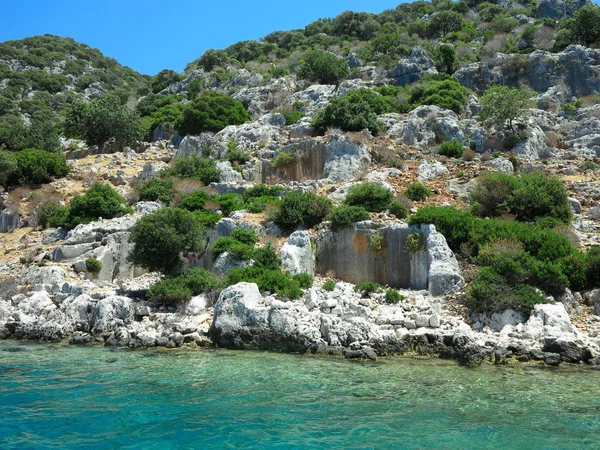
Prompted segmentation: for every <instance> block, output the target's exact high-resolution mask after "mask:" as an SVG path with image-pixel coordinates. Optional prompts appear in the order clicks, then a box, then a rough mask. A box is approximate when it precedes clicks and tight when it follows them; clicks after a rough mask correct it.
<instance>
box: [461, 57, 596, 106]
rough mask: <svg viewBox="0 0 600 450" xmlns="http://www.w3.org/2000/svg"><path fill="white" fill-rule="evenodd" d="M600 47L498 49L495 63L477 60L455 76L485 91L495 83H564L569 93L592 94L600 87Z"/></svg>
mask: <svg viewBox="0 0 600 450" xmlns="http://www.w3.org/2000/svg"><path fill="white" fill-rule="evenodd" d="M599 74H600V51H598V50H594V49H590V48H586V47H582V46H580V45H570V46H569V47H567V48H566V49H565V50H564V51H562V52H561V53H549V52H544V51H541V50H538V51H535V52H533V53H530V54H529V55H505V54H503V53H498V54H497V56H496V59H495V61H494V62H492V63H491V64H488V63H483V62H480V63H473V64H469V65H467V66H464V67H461V68H460V69H458V70H457V71H456V73H455V74H454V76H455V77H456V78H457V79H458V80H459V81H460V82H461V83H462V84H463V85H464V86H466V87H468V88H469V89H473V90H475V91H477V92H483V91H485V89H486V88H488V87H489V86H491V85H492V84H502V85H506V86H519V85H522V84H527V85H529V86H530V87H531V88H532V89H534V90H535V91H537V92H546V91H547V90H548V89H550V88H553V87H555V86H563V87H564V88H565V90H566V92H567V93H568V96H569V97H571V96H576V97H581V96H585V95H591V94H593V93H595V92H597V91H598V89H599V88H600V77H599V76H598V75H599Z"/></svg>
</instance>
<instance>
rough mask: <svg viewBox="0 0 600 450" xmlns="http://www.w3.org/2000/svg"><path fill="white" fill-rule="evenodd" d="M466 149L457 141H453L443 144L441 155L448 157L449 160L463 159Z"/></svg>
mask: <svg viewBox="0 0 600 450" xmlns="http://www.w3.org/2000/svg"><path fill="white" fill-rule="evenodd" d="M464 151H465V148H464V147H463V145H462V144H461V143H460V142H458V141H457V140H456V139H453V140H451V141H446V142H442V145H440V150H439V154H440V155H444V156H447V157H448V158H461V157H462V155H463V153H464Z"/></svg>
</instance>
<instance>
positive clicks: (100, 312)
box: [0, 0, 600, 366]
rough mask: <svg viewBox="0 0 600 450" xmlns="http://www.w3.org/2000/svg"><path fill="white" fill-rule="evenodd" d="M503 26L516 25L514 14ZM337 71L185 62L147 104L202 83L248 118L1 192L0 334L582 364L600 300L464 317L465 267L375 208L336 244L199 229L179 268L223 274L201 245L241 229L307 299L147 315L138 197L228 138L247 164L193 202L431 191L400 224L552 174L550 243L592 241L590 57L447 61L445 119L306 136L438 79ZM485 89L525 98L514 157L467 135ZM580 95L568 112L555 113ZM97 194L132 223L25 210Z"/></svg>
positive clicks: (362, 69)
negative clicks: (560, 219) (380, 243)
mask: <svg viewBox="0 0 600 450" xmlns="http://www.w3.org/2000/svg"><path fill="white" fill-rule="evenodd" d="M575 3H576V2H570V3H568V4H567V3H564V2H559V1H554V0H552V1H542V2H540V3H539V5H538V10H539V11H541V12H540V14H543V15H542V17H554V18H557V19H558V18H561V17H563V16H564V15H565V14H567V15H572V14H573V11H571V8H572V5H574V4H575ZM579 6H581V5H579ZM471 12H472V13H473V14H476V11H471ZM467 14H468V13H467ZM520 20H522V21H523V24H527V23H530V21H529V19H528V17H524V18H521V19H520ZM532 20H533V19H532ZM473 45H478V44H473ZM347 57H348V62H349V63H351V66H352V67H353V71H352V75H351V76H350V77H349V79H346V80H344V81H342V82H341V83H339V85H322V84H311V83H308V82H306V81H305V80H301V79H299V77H297V76H296V75H294V74H291V75H285V76H280V77H278V78H276V79H275V78H265V77H264V76H263V75H261V74H259V73H258V72H256V71H252V70H249V68H240V67H238V66H237V65H235V64H234V65H231V66H228V67H226V69H225V70H226V71H227V73H228V74H229V75H228V76H227V77H223V76H222V73H221V72H218V71H217V70H206V68H198V67H197V65H193V67H190V70H189V71H188V72H187V73H186V74H185V76H184V77H182V79H180V80H178V81H175V82H173V83H171V84H169V85H168V86H167V87H165V88H164V89H163V90H162V91H161V92H160V95H171V94H182V93H183V94H185V93H189V92H190V91H191V90H193V89H195V88H196V87H197V85H198V83H199V82H200V83H201V84H202V85H203V86H207V87H211V88H215V89H217V90H220V91H222V92H226V93H229V94H231V95H232V96H233V97H234V98H236V99H237V100H239V101H241V102H242V103H243V104H244V106H245V107H246V109H247V110H248V112H250V114H251V115H252V117H253V120H252V121H251V122H248V123H245V124H243V125H235V126H229V127H226V128H225V129H223V130H222V131H220V132H218V133H202V134H200V135H195V136H185V137H183V138H182V137H181V136H178V135H177V134H176V133H174V132H173V131H172V130H167V129H164V130H163V129H160V128H159V129H157V130H156V131H155V133H154V136H155V142H153V143H139V145H137V146H135V148H126V149H125V151H124V152H116V153H112V152H114V151H115V149H111V148H110V146H106V147H105V148H104V149H103V153H98V151H97V149H94V148H90V149H87V148H80V149H78V150H74V151H70V152H67V157H68V158H69V162H70V164H71V166H72V167H73V171H72V174H70V175H69V176H68V177H67V178H65V179H61V180H56V181H54V182H53V183H51V184H48V185H44V186H42V187H40V188H39V189H37V188H36V189H30V188H24V187H21V188H18V189H16V190H13V191H11V192H5V193H3V199H4V204H5V206H6V208H5V209H4V210H3V211H2V212H1V213H0V232H1V233H2V234H0V244H1V248H0V284H1V286H2V288H1V289H0V337H2V338H13V339H35V340H45V341H57V340H63V339H66V340H69V342H71V343H73V344H88V343H98V344H103V345H115V346H117V345H118V346H127V347H143V346H164V347H169V348H174V347H180V346H183V345H189V346H211V345H218V346H226V347H235V348H267V349H283V350H286V351H299V352H320V353H326V354H332V355H344V356H346V357H349V358H359V357H365V358H374V357H377V356H384V355H391V354H409V355H434V356H440V357H447V358H455V359H458V360H460V361H463V362H465V363H467V364H471V365H477V364H480V363H481V362H482V361H490V362H495V363H504V362H506V361H507V358H508V360H511V359H514V360H519V361H530V360H537V361H543V362H545V363H547V364H551V365H558V364H560V363H561V362H568V363H580V362H585V363H588V364H590V365H595V366H598V365H600V359H599V355H600V334H599V333H600V290H595V291H588V292H570V291H568V290H567V291H565V293H564V295H562V296H561V297H560V298H556V299H552V298H548V303H547V304H542V305H537V306H536V307H535V309H534V310H533V312H532V313H531V315H530V316H529V317H525V316H524V315H522V314H519V313H517V312H515V311H510V310H509V311H506V312H504V313H503V314H493V315H491V314H488V315H478V314H471V313H470V312H469V310H468V308H467V306H466V305H467V301H466V298H465V289H466V288H467V287H468V286H469V283H470V282H471V281H472V273H473V265H472V264H471V263H470V262H469V261H468V259H466V258H464V257H462V255H454V254H453V252H452V251H451V250H450V249H449V247H448V245H447V243H446V240H445V238H444V236H442V235H441V234H439V233H438V232H437V231H436V230H435V227H433V226H430V225H423V226H421V227H415V226H409V225H408V224H407V223H406V222H405V221H403V220H399V219H396V218H395V217H393V216H392V215H390V214H389V213H387V212H383V213H372V214H371V217H370V220H368V221H362V222H359V223H357V224H356V225H355V226H354V227H352V228H348V229H344V230H341V231H335V230H331V229H330V227H329V226H328V224H327V223H323V224H321V225H318V226H317V227H315V228H313V229H311V230H298V231H296V232H294V233H292V234H291V235H288V234H285V233H283V232H282V231H281V230H280V229H278V228H277V226H276V225H275V224H274V223H273V222H272V221H270V219H269V215H268V213H258V214H252V213H249V212H248V211H234V212H232V213H231V215H230V216H229V217H223V218H222V219H221V220H220V222H219V223H218V224H217V226H216V227H215V228H214V229H211V230H210V236H209V239H208V245H207V248H206V252H205V254H204V255H203V256H202V257H200V258H188V259H187V261H186V264H187V267H197V266H199V267H204V268H207V269H209V270H212V271H213V272H214V273H217V274H218V275H223V274H225V273H226V272H227V271H228V270H229V269H230V268H231V267H232V265H233V263H232V261H230V260H228V259H227V255H226V254H223V255H221V256H220V257H219V258H218V259H217V260H216V261H213V258H212V252H211V246H212V244H214V242H215V240H216V239H217V238H218V237H220V236H228V235H230V234H231V231H232V230H233V229H235V228H237V227H244V228H251V229H254V230H255V231H257V234H258V235H259V236H260V237H261V241H262V243H266V242H271V243H272V244H273V245H274V246H275V248H276V249H277V251H278V252H279V256H280V259H281V261H282V265H283V267H284V268H285V269H286V270H288V271H290V272H292V273H309V274H311V275H312V274H314V275H315V276H316V281H315V285H314V286H313V287H312V288H310V289H307V290H305V291H304V295H303V297H302V298H301V299H299V300H295V301H286V299H283V298H281V297H278V296H277V295H274V294H268V293H267V294H261V293H260V292H259V291H258V288H257V286H256V285H255V284H252V283H240V284H237V285H234V286H230V287H228V288H226V289H224V290H223V291H222V292H220V293H211V294H208V295H202V296H197V297H195V298H193V299H192V300H191V301H190V302H186V303H184V304H180V305H178V306H173V307H169V308H165V307H164V306H160V305H155V304H152V303H150V302H148V301H146V300H145V293H146V291H147V290H148V288H149V286H150V285H151V284H152V283H154V282H156V281H157V280H158V279H159V278H160V276H159V275H158V274H148V273H144V272H143V271H142V270H141V269H140V268H138V267H133V266H132V265H131V264H130V263H129V262H128V261H127V258H126V256H127V254H128V253H129V250H130V247H131V244H130V243H129V241H128V236H129V231H130V229H131V227H132V226H133V225H134V224H135V222H136V221H137V220H138V219H139V218H140V217H142V216H143V215H144V214H148V213H149V212H152V211H153V210H156V209H157V208H160V207H162V206H163V205H161V204H157V203H149V202H138V201H137V200H138V199H137V197H136V196H137V191H136V182H137V181H138V180H140V179H148V178H151V177H154V176H156V175H157V174H158V172H159V171H160V170H161V169H162V168H165V167H167V166H168V165H169V164H171V165H172V164H173V163H174V162H175V161H176V160H177V159H179V158H182V157H185V156H189V155H198V156H202V157H209V158H213V159H223V158H226V157H227V155H228V152H229V151H230V148H231V147H230V143H232V142H235V143H237V144H236V148H237V149H238V150H240V151H245V152H248V153H249V154H250V155H251V158H250V160H249V161H248V162H246V163H244V164H240V165H237V166H232V164H231V163H230V162H229V161H226V160H221V161H219V162H218V163H217V167H218V169H219V171H220V179H219V181H218V182H215V183H211V185H210V186H206V187H203V188H204V189H206V190H207V191H209V192H211V193H221V194H223V193H232V192H236V193H239V192H243V191H244V190H245V189H247V188H248V187H251V186H253V185H256V184H259V183H266V184H271V185H275V184H278V185H281V186H282V187H284V188H285V189H286V190H291V189H296V190H306V191H312V192H315V193H318V194H321V195H325V196H327V197H329V198H330V199H332V200H333V201H334V202H336V203H339V202H341V201H343V200H344V198H345V196H346V194H347V192H348V189H349V187H350V186H352V185H353V184H355V183H357V182H359V181H361V180H371V181H375V182H377V183H378V184H380V185H382V186H384V187H386V188H387V189H390V190H392V191H393V192H394V194H395V195H399V196H400V195H402V193H403V191H404V190H405V189H406V188H407V187H408V185H409V184H410V183H412V182H415V181H420V182H423V183H424V184H425V185H426V186H427V187H429V188H430V189H431V190H432V191H433V192H434V193H435V195H433V196H432V197H430V198H429V199H427V200H426V201H423V202H414V203H413V204H412V205H411V212H416V210H417V209H418V208H420V207H422V206H425V205H455V206H457V207H459V208H464V207H467V206H468V203H469V193H470V191H471V190H472V189H473V187H474V186H475V184H476V178H477V176H478V175H479V174H480V173H482V172H483V171H489V170H492V171H501V172H505V173H517V172H521V173H526V172H530V171H534V170H541V171H544V172H546V173H549V174H552V175H555V176H558V177H560V178H561V179H562V180H563V181H564V182H565V184H566V185H567V188H568V190H569V194H570V196H571V197H570V204H571V207H572V209H573V212H574V220H573V221H572V223H571V224H570V225H568V226H566V229H565V230H564V232H565V233H567V234H568V236H569V237H570V239H572V240H573V241H574V242H576V244H577V245H578V246H580V247H581V248H587V247H590V246H593V245H598V244H600V235H599V233H598V231H599V223H598V220H599V219H600V212H599V209H600V204H599V203H598V201H599V200H600V189H599V188H598V181H599V178H600V170H598V168H597V166H596V164H595V163H594V161H598V158H600V105H597V104H596V103H597V102H596V97H595V96H596V95H597V94H598V89H599V88H600V86H598V71H599V70H600V64H599V62H600V51H599V50H595V49H591V48H587V47H583V46H579V45H572V46H569V47H567V48H566V49H564V50H563V51H561V52H555V53H551V52H549V51H545V50H536V51H532V52H530V53H527V54H505V53H499V52H496V53H495V54H494V56H493V58H489V59H487V60H486V61H477V62H471V63H469V64H462V65H461V66H460V67H458V69H457V70H456V71H455V73H454V75H453V76H454V78H456V79H457V80H459V81H460V83H462V84H463V85H464V86H465V87H467V88H468V89H469V101H468V105H467V108H466V109H465V110H464V111H463V112H462V113H461V114H457V113H455V112H453V111H451V110H449V109H445V108H441V107H439V106H435V105H422V106H418V107H416V108H414V109H412V110H411V111H410V112H408V113H403V114H400V113H390V114H382V115H380V116H379V119H380V120H381V121H382V122H383V123H384V124H385V126H386V127H385V128H386V130H385V131H384V132H381V133H379V134H378V135H373V134H371V133H370V132H369V131H368V130H364V131H362V132H355V133H352V132H346V133H344V132H342V131H340V130H336V129H332V130H329V131H328V132H327V133H326V134H325V135H324V136H317V135H316V133H315V130H313V129H312V128H311V126H310V123H311V119H312V118H313V117H314V115H315V113H316V112H318V111H320V110H322V109H323V108H324V107H326V106H327V105H328V104H329V103H330V102H331V100H332V99H334V98H336V97H341V96H343V95H345V94H346V93H348V92H350V91H353V90H357V89H360V88H371V87H376V86H384V85H389V86H405V85H409V84H411V83H415V82H418V81H419V80H421V79H422V78H423V77H424V76H426V75H431V74H436V73H438V68H437V65H436V62H434V60H433V58H432V57H431V56H430V55H429V54H428V52H427V51H426V50H425V49H424V48H423V46H415V47H413V48H411V49H410V51H409V52H408V55H407V57H406V58H397V60H396V61H395V63H394V64H393V67H392V68H391V69H386V68H384V67H383V66H381V65H368V64H367V63H364V62H363V61H361V60H360V58H358V57H357V55H356V54H354V55H347ZM192 69H193V70H192ZM498 83H500V84H504V85H508V86H515V87H518V86H522V85H527V86H530V87H531V88H533V89H535V91H536V94H535V98H534V102H532V104H531V105H530V106H531V108H530V110H529V114H528V116H527V118H526V119H524V120H521V121H517V123H516V127H517V129H518V130H519V131H520V132H522V135H521V136H522V141H521V142H519V143H517V144H515V145H514V146H510V145H508V142H507V141H508V139H509V138H510V136H509V133H508V132H499V131H497V130H494V129H490V128H489V127H486V126H485V125H484V124H483V123H482V121H480V120H479V111H480V107H481V105H480V101H479V98H480V95H481V93H482V92H484V91H485V89H486V88H488V87H489V86H491V85H493V84H498ZM578 97H579V98H581V101H580V102H579V104H578V106H577V107H576V108H574V110H573V109H572V108H566V109H565V108H564V107H565V105H567V104H571V103H575V100H576V99H577V98H578ZM183 101H185V100H183ZM293 104H299V105H300V110H301V112H302V113H303V114H304V115H305V116H304V117H303V118H301V119H300V120H299V121H298V122H296V123H293V124H290V125H288V124H287V121H286V117H285V115H284V114H282V111H281V109H279V108H281V107H282V106H284V107H285V106H289V105H293ZM453 139H454V140H457V141H459V142H461V143H462V144H463V145H464V146H465V147H468V148H471V149H472V152H471V154H470V155H469V157H463V158H458V159H453V158H447V157H444V156H441V155H439V154H438V153H437V152H438V148H439V145H440V144H441V143H443V142H446V141H449V140H453ZM68 144H71V143H68ZM507 146H508V147H511V148H510V152H508V151H505V148H506V147H507ZM72 147H84V146H83V145H81V143H77V145H72ZM207 149H208V150H207ZM282 152H288V153H290V154H291V155H292V157H293V158H292V163H291V164H288V165H286V166H285V167H280V168H274V167H273V164H272V163H273V161H274V160H275V158H276V157H277V156H278V155H279V154H281V153H282ZM510 157H512V158H511V159H509V158H510ZM512 161H518V162H519V164H518V165H515V164H513V162H512ZM98 180H99V181H102V182H104V183H110V184H111V185H112V186H114V187H115V188H116V189H117V190H118V191H119V192H120V193H121V194H122V195H124V197H125V198H126V199H127V200H128V201H129V202H130V203H131V204H132V205H134V206H135V210H136V213H135V214H134V215H130V216H124V217H121V218H116V219H110V220H99V221H97V222H93V223H91V224H88V225H80V226H78V227H77V228H75V229H74V230H72V231H70V232H69V233H66V231H65V230H61V229H58V230H39V229H38V228H37V223H36V214H35V212H36V208H37V207H38V206H39V204H41V203H42V201H44V200H48V199H53V200H58V201H62V202H65V201H67V200H68V199H70V198H72V196H73V195H75V194H78V193H81V192H83V190H84V189H85V188H86V187H88V186H89V185H90V184H91V183H92V182H94V181H98ZM187 188H188V189H190V187H189V186H188V187H187ZM192 188H193V187H192ZM196 188H198V187H196ZM34 194H35V195H34ZM412 234H418V235H419V237H420V239H421V240H422V242H423V243H424V245H423V247H422V248H420V249H419V250H418V251H417V252H415V253H409V252H407V251H405V245H406V239H407V236H408V235H412ZM373 235H377V236H383V237H384V239H385V241H386V242H387V247H386V248H384V249H373V248H372V246H370V245H369V242H370V239H371V237H372V236H373ZM89 257H95V258H97V259H98V260H100V261H101V262H102V267H103V268H102V271H101V272H100V273H99V274H98V275H97V276H93V275H92V274H89V273H87V269H86V267H85V259H86V258H89ZM328 278H334V279H336V283H335V287H334V288H333V290H326V289H325V288H324V287H323V284H324V282H325V280H326V279H328ZM367 279H368V280H371V281H378V282H379V283H381V284H387V285H390V286H391V287H394V288H399V292H400V294H401V295H402V296H403V299H402V300H401V301H400V302H399V303H397V304H388V303H387V302H386V301H385V298H384V295H383V294H379V293H374V294H371V295H368V296H362V295H360V294H359V293H356V292H354V290H353V285H352V284H350V283H355V282H359V281H365V280H367Z"/></svg>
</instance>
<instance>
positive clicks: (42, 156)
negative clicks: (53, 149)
mask: <svg viewBox="0 0 600 450" xmlns="http://www.w3.org/2000/svg"><path fill="white" fill-rule="evenodd" d="M12 155H13V157H14V159H13V158H11V157H5V158H4V160H5V163H4V165H5V167H6V168H8V169H9V170H11V169H12V171H11V172H9V173H8V174H6V175H4V176H5V177H6V184H8V185H17V184H29V183H31V184H42V183H49V182H50V181H52V178H53V177H64V176H65V175H67V174H68V173H69V172H70V171H71V169H70V168H69V166H68V165H67V162H66V161H65V158H64V157H63V156H61V155H59V154H58V153H50V152H47V151H45V150H35V149H26V150H21V151H19V152H14V153H13V154H12ZM13 163H16V170H15V167H14V164H13Z"/></svg>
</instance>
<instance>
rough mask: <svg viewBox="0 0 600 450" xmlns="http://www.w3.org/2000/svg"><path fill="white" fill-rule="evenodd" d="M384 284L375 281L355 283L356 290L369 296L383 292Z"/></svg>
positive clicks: (364, 295)
mask: <svg viewBox="0 0 600 450" xmlns="http://www.w3.org/2000/svg"><path fill="white" fill-rule="evenodd" d="M382 290H383V286H381V285H380V284H379V283H374V282H373V281H362V282H360V283H356V284H355V285H354V292H360V294H361V295H362V296H363V297H368V296H369V295H370V294H373V293H376V292H381V291H382Z"/></svg>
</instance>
